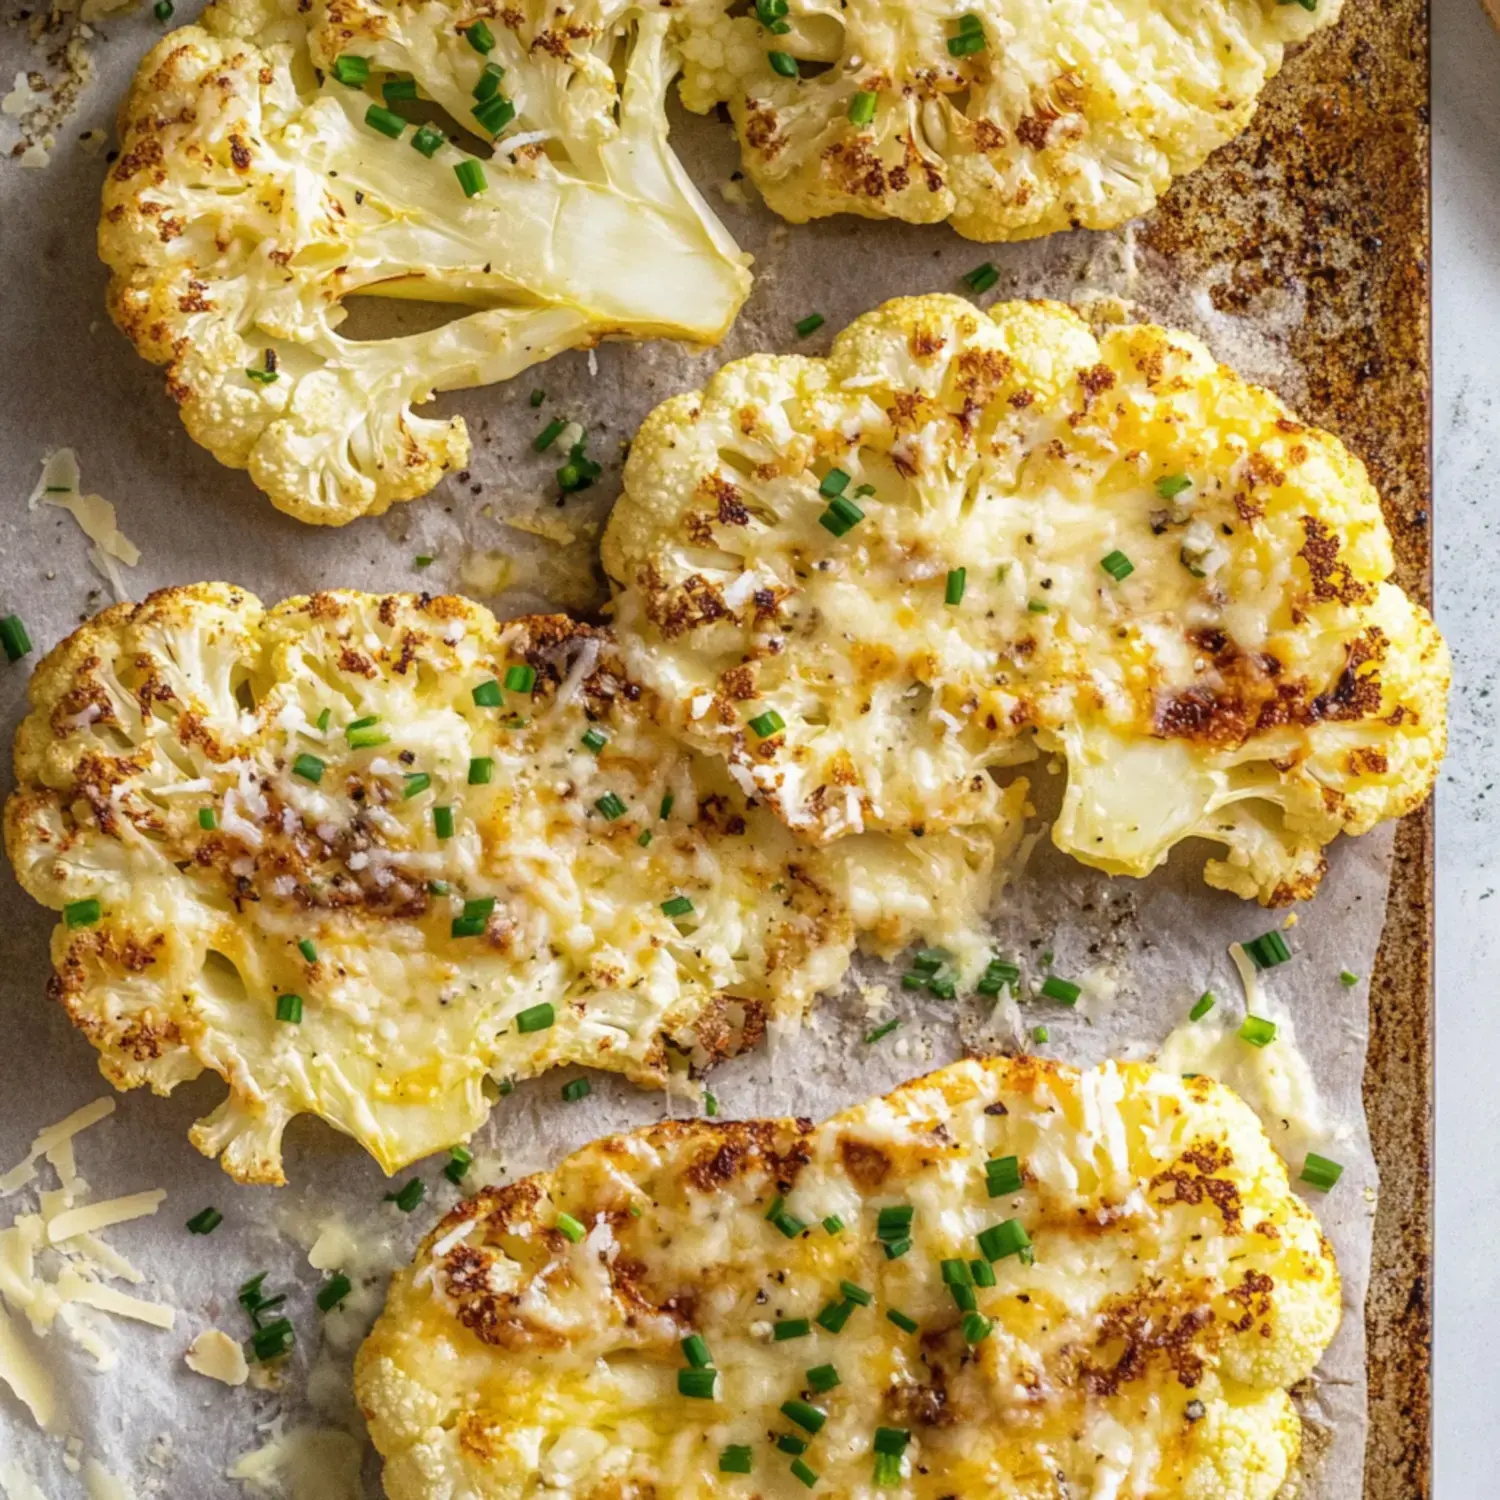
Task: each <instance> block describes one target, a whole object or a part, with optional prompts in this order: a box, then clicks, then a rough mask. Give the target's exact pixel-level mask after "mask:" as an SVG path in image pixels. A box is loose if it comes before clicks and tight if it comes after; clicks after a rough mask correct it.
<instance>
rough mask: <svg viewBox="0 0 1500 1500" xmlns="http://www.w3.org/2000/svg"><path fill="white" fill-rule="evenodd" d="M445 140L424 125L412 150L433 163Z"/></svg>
mask: <svg viewBox="0 0 1500 1500" xmlns="http://www.w3.org/2000/svg"><path fill="white" fill-rule="evenodd" d="M445 139H446V137H445V136H444V135H443V132H442V131H441V130H438V129H436V128H435V127H433V126H431V125H422V126H419V127H418V129H417V133H416V134H415V135H414V136H413V137H412V138H411V148H412V150H413V151H420V152H421V153H422V155H423V156H425V157H426V158H427V159H428V160H429V161H431V160H432V158H433V157H434V156H436V155H437V153H438V147H439V146H441V145H442V144H443V141H444V140H445ZM431 561H432V559H431V558H428V560H427V562H431ZM417 566H418V567H419V568H425V567H426V566H427V563H425V562H423V561H422V560H421V558H418V559H417Z"/></svg>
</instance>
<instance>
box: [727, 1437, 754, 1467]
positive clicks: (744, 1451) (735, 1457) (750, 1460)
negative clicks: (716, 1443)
mask: <svg viewBox="0 0 1500 1500" xmlns="http://www.w3.org/2000/svg"><path fill="white" fill-rule="evenodd" d="M754 1467H755V1461H754V1454H753V1453H752V1451H751V1448H750V1445H749V1444H748V1443H731V1444H730V1446H729V1447H727V1448H726V1449H725V1450H724V1451H723V1452H722V1453H721V1454H720V1455H719V1473H721V1474H748V1473H749V1472H750V1471H751V1470H752V1469H753V1468H754Z"/></svg>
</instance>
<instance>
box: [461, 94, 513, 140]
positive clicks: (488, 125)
mask: <svg viewBox="0 0 1500 1500" xmlns="http://www.w3.org/2000/svg"><path fill="white" fill-rule="evenodd" d="M472 113H473V116H474V119H475V122H476V123H477V124H478V125H479V126H480V128H481V129H483V130H485V131H487V132H488V133H489V134H490V135H499V134H500V132H501V131H502V130H504V129H505V127H506V126H507V125H509V124H510V122H511V121H512V120H514V119H515V117H516V107H515V105H514V104H512V103H511V102H510V100H509V99H507V98H506V97H505V95H504V94H495V95H494V96H492V97H491V98H489V99H485V100H484V101H482V102H481V103H479V104H476V105H475V106H474V108H473V111H472Z"/></svg>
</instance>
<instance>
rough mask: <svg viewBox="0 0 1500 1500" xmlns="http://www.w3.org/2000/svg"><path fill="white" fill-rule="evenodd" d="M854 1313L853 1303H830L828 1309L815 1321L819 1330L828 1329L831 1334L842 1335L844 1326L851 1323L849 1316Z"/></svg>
mask: <svg viewBox="0 0 1500 1500" xmlns="http://www.w3.org/2000/svg"><path fill="white" fill-rule="evenodd" d="M853 1311H854V1304H853V1303H852V1302H830V1303H829V1304H828V1306H827V1307H825V1308H824V1309H823V1311H822V1312H820V1313H819V1314H818V1315H817V1317H816V1318H814V1319H813V1322H815V1323H816V1324H817V1325H818V1327H819V1328H826V1329H827V1330H828V1331H829V1333H842V1332H843V1329H844V1324H845V1323H847V1322H848V1321H849V1314H850V1313H852V1312H853Z"/></svg>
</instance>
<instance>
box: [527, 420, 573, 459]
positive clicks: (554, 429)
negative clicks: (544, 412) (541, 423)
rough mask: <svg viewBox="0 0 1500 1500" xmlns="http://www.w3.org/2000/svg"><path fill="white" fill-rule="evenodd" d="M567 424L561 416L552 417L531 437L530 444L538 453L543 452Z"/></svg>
mask: <svg viewBox="0 0 1500 1500" xmlns="http://www.w3.org/2000/svg"><path fill="white" fill-rule="evenodd" d="M567 425H568V424H567V423H566V422H565V421H564V420H563V419H562V418H561V417H554V418H553V419H552V421H550V422H548V423H547V425H546V426H545V427H544V428H542V430H541V431H540V432H539V433H537V435H536V436H535V437H534V438H532V440H531V446H532V448H533V449H535V450H536V452H538V453H545V452H546V451H547V449H549V448H550V447H551V446H552V445H553V443H555V442H556V441H557V439H558V435H559V434H560V433H561V432H562V430H563V429H564V428H565V427H566V426H567Z"/></svg>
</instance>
